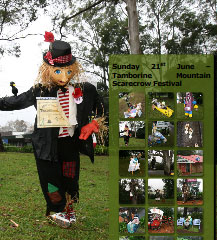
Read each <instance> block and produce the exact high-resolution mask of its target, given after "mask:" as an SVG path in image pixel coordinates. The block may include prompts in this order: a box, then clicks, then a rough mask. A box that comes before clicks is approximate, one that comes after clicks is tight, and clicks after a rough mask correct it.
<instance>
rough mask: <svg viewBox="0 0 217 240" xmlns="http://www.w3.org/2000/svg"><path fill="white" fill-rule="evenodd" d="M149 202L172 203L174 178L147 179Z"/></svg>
mask: <svg viewBox="0 0 217 240" xmlns="http://www.w3.org/2000/svg"><path fill="white" fill-rule="evenodd" d="M148 203H149V204H173V203H174V180H173V179H166V178H165V179H160V178H151V179H148Z"/></svg>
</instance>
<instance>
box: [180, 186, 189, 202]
mask: <svg viewBox="0 0 217 240" xmlns="http://www.w3.org/2000/svg"><path fill="white" fill-rule="evenodd" d="M182 196H183V203H186V202H187V201H188V196H189V187H188V184H187V183H186V182H184V183H183V186H182Z"/></svg>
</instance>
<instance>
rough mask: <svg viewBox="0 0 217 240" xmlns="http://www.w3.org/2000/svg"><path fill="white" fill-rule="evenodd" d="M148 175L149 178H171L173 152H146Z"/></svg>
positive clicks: (172, 173)
mask: <svg viewBox="0 0 217 240" xmlns="http://www.w3.org/2000/svg"><path fill="white" fill-rule="evenodd" d="M148 175H149V176H173V175H174V151H172V150H148Z"/></svg>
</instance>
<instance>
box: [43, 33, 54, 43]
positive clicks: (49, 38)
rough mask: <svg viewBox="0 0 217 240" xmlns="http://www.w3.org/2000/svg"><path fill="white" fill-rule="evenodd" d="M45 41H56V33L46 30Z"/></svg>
mask: <svg viewBox="0 0 217 240" xmlns="http://www.w3.org/2000/svg"><path fill="white" fill-rule="evenodd" d="M44 41H45V42H54V35H53V33H52V32H45V35H44Z"/></svg>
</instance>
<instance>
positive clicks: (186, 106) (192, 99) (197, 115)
mask: <svg viewBox="0 0 217 240" xmlns="http://www.w3.org/2000/svg"><path fill="white" fill-rule="evenodd" d="M177 118H182V119H184V118H188V119H202V118H203V94H202V93H192V92H185V93H183V92H179V93H177Z"/></svg>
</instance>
